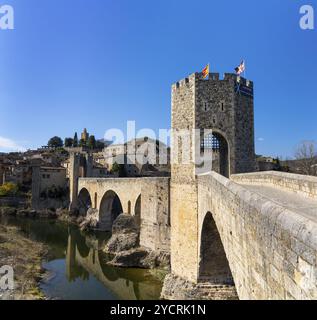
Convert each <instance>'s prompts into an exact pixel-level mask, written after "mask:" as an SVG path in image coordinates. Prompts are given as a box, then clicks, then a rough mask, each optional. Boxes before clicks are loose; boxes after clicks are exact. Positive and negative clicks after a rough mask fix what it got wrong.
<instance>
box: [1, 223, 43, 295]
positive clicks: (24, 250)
mask: <svg viewBox="0 0 317 320" xmlns="http://www.w3.org/2000/svg"><path fill="white" fill-rule="evenodd" d="M47 254H48V248H47V247H46V246H45V245H43V244H41V243H38V242H36V241H33V240H30V239H28V238H27V237H25V236H24V235H23V233H22V232H21V231H20V230H19V229H18V228H17V227H13V226H4V225H0V266H4V265H8V266H12V267H13V270H14V289H13V290H11V291H1V290H0V300H39V299H44V295H43V294H42V293H41V291H40V290H39V282H40V280H41V279H42V278H43V275H44V273H45V270H44V269H43V268H42V260H43V259H44V257H45V256H46V255H47Z"/></svg>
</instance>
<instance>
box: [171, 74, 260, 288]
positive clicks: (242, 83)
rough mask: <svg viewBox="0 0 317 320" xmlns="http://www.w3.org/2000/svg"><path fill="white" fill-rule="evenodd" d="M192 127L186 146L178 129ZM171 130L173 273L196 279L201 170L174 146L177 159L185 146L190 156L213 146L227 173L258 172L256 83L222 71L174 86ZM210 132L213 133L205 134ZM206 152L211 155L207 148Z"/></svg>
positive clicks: (215, 160)
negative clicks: (256, 162)
mask: <svg viewBox="0 0 317 320" xmlns="http://www.w3.org/2000/svg"><path fill="white" fill-rule="evenodd" d="M194 129H196V130H195V132H196V133H195V135H194V136H193V135H191V137H190V138H189V143H186V146H185V144H184V143H183V142H182V140H181V139H180V138H179V136H178V132H180V131H182V130H185V131H186V130H187V131H188V130H194ZM172 130H173V138H172V149H173V151H172V154H173V156H174V159H173V161H172V168H171V176H172V177H171V214H172V216H171V219H172V230H171V234H172V239H171V257H172V261H171V262H172V272H173V273H174V274H176V275H178V276H180V277H183V278H185V279H187V280H190V281H194V282H196V281H198V269H199V255H198V243H199V241H198V237H199V235H198V234H197V230H198V221H197V220H198V218H197V216H198V215H197V206H198V203H197V201H198V200H197V197H198V196H197V174H198V172H199V170H197V164H195V163H194V162H193V161H190V162H182V161H175V150H178V151H177V157H178V159H177V160H179V158H180V154H182V153H183V152H186V150H185V149H186V148H187V149H189V150H190V151H189V152H190V154H191V159H194V158H195V156H197V155H195V153H198V152H200V153H201V151H202V149H203V150H205V149H206V150H209V151H210V157H211V156H212V165H213V168H212V169H213V170H214V171H217V172H218V173H220V174H222V175H224V176H226V177H229V176H230V174H234V173H243V172H251V171H254V169H255V152H254V113H253V83H252V82H251V81H247V80H246V79H244V78H240V77H237V76H236V75H235V74H225V76H224V79H220V78H219V74H210V75H209V79H208V80H204V79H203V78H202V74H200V73H195V74H192V75H190V76H189V77H188V78H186V79H184V80H181V81H180V82H177V83H176V84H174V85H173V86H172ZM204 130H205V131H204ZM206 130H212V133H210V132H209V133H208V134H206ZM197 131H198V133H197ZM197 135H198V136H199V138H200V139H197V138H198V137H197ZM200 141H201V142H200ZM198 143H199V145H198V146H197V144H198ZM197 147H198V148H197ZM187 151H188V150H187ZM205 154H207V156H208V152H207V153H205ZM205 160H206V159H205ZM210 170H211V168H210ZM210 170H209V171H210Z"/></svg>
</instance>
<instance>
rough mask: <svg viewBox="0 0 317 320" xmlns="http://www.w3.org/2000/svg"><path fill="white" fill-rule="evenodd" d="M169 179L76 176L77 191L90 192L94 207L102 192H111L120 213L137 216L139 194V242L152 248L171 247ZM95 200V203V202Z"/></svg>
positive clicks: (164, 248)
mask: <svg viewBox="0 0 317 320" xmlns="http://www.w3.org/2000/svg"><path fill="white" fill-rule="evenodd" d="M169 180H170V179H169V178H79V179H78V194H79V193H80V191H81V190H82V189H86V190H87V191H88V192H89V195H90V198H91V203H92V204H93V207H94V208H95V209H97V210H100V207H101V203H102V200H103V197H104V195H105V194H106V193H107V192H108V191H113V192H114V193H115V194H116V195H117V196H118V198H119V199H120V202H121V206H122V210H123V213H130V214H131V215H133V216H134V215H136V207H137V201H138V199H139V197H140V196H141V230H140V245H141V246H144V247H147V248H149V249H152V250H162V251H169V250H170V211H169V205H170V203H169V201H170V195H169V190H170V188H169V183H170V182H169ZM95 200H96V203H95Z"/></svg>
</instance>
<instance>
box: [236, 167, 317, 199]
mask: <svg viewBox="0 0 317 320" xmlns="http://www.w3.org/2000/svg"><path fill="white" fill-rule="evenodd" d="M230 179H231V180H233V181H235V182H237V183H239V184H256V185H271V186H274V187H278V188H280V189H284V190H287V191H291V192H294V193H297V194H300V195H303V196H305V197H308V198H317V177H313V176H305V175H300V174H293V173H286V172H278V171H264V172H254V173H243V174H233V175H231V176H230Z"/></svg>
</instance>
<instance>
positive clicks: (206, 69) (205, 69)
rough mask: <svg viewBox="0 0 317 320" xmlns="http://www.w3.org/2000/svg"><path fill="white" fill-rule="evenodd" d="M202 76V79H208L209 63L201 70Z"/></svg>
mask: <svg viewBox="0 0 317 320" xmlns="http://www.w3.org/2000/svg"><path fill="white" fill-rule="evenodd" d="M202 74H203V78H204V79H206V78H208V77H209V63H208V64H207V66H206V67H205V68H204V69H203V71H202Z"/></svg>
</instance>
